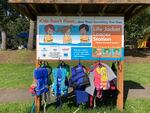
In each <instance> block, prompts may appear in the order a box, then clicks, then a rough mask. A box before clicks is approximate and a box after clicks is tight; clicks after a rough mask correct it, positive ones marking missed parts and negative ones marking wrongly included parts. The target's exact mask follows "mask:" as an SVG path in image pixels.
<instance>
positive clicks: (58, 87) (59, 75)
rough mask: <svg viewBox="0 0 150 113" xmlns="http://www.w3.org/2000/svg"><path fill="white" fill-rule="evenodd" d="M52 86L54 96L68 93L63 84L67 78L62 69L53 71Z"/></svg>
mask: <svg viewBox="0 0 150 113" xmlns="http://www.w3.org/2000/svg"><path fill="white" fill-rule="evenodd" d="M52 73H53V84H52V90H53V91H54V94H55V96H58V95H63V94H67V93H68V86H67V85H66V84H65V80H66V78H67V71H66V69H64V68H61V67H60V68H55V69H53V72H52Z"/></svg>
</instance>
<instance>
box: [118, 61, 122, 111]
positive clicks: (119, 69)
mask: <svg viewBox="0 0 150 113" xmlns="http://www.w3.org/2000/svg"><path fill="white" fill-rule="evenodd" d="M117 74H118V75H117V89H118V97H117V108H118V110H119V111H123V107H124V101H123V100H124V96H123V95H124V61H119V62H118V69H117Z"/></svg>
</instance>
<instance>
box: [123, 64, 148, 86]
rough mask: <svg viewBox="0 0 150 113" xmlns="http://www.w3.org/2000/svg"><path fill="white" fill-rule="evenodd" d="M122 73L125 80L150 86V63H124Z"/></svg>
mask: <svg viewBox="0 0 150 113" xmlns="http://www.w3.org/2000/svg"><path fill="white" fill-rule="evenodd" d="M124 72H125V80H132V81H134V82H137V83H140V84H143V85H150V79H149V77H150V63H147V64H144V63H126V64H125V71H124Z"/></svg>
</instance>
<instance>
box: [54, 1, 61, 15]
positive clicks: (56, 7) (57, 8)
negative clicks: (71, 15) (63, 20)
mask: <svg viewBox="0 0 150 113" xmlns="http://www.w3.org/2000/svg"><path fill="white" fill-rule="evenodd" d="M54 7H55V9H56V15H57V16H60V15H61V14H62V12H61V11H60V10H59V7H58V5H57V4H54Z"/></svg>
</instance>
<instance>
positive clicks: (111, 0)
mask: <svg viewBox="0 0 150 113" xmlns="http://www.w3.org/2000/svg"><path fill="white" fill-rule="evenodd" d="M9 3H52V4H53V3H60V4H64V3H65V4H78V3H82V4H91V3H93V4H150V0H9Z"/></svg>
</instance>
